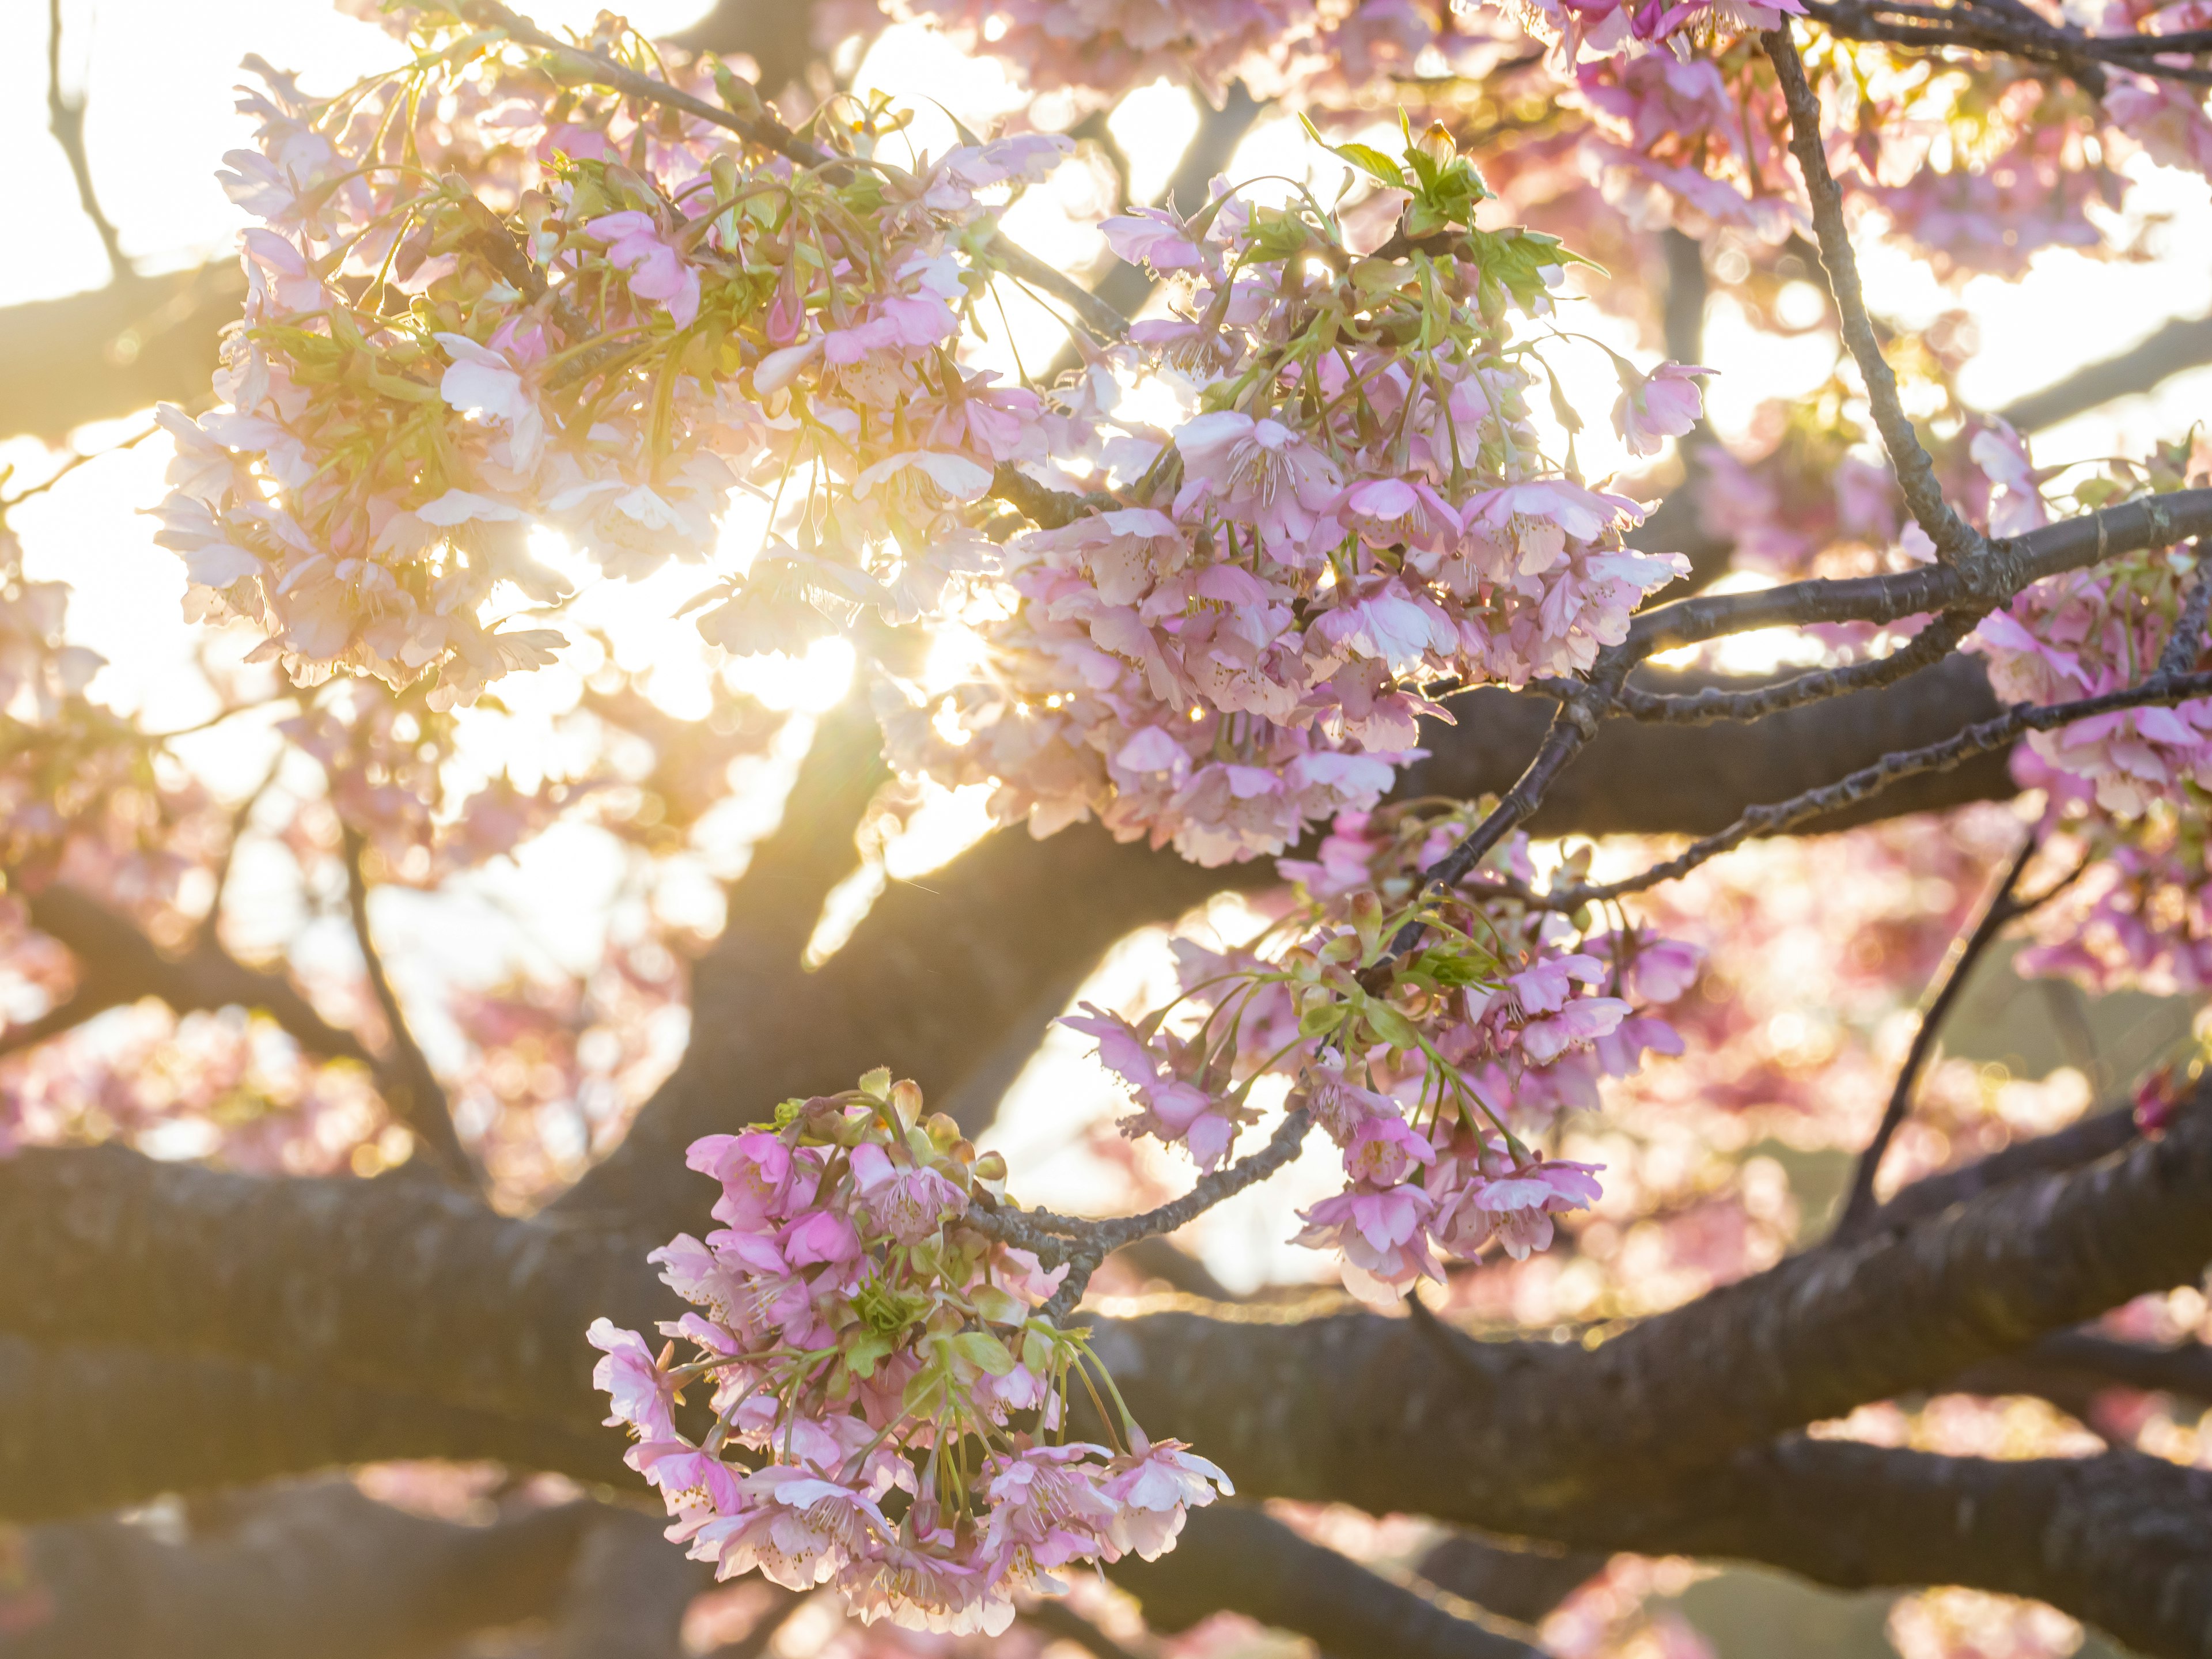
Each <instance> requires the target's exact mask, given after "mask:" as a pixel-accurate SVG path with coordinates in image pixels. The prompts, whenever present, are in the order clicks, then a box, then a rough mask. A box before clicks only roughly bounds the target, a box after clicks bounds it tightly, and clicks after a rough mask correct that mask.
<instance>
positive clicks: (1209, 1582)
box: [1106, 1504, 1537, 1659]
mask: <svg viewBox="0 0 2212 1659" xmlns="http://www.w3.org/2000/svg"><path fill="white" fill-rule="evenodd" d="M1106 1576H1107V1577H1109V1578H1110V1579H1112V1580H1113V1581H1114V1582H1115V1583H1117V1584H1119V1585H1120V1586H1121V1588H1122V1589H1126V1590H1127V1591H1128V1592H1130V1594H1132V1595H1134V1596H1135V1597H1136V1598H1137V1599H1138V1601H1140V1602H1142V1603H1143V1604H1144V1609H1145V1619H1146V1623H1148V1624H1151V1625H1152V1626H1155V1627H1156V1628H1158V1629H1161V1630H1167V1631H1177V1630H1183V1629H1187V1628H1188V1626H1192V1625H1194V1624H1196V1623H1197V1622H1198V1621H1199V1620H1201V1619H1203V1618H1205V1617H1206V1615H1207V1614H1209V1613H1218V1612H1221V1611H1223V1610H1226V1611H1229V1612H1231V1613H1243V1614H1245V1615H1246V1616H1248V1617H1249V1618H1253V1619H1257V1620H1261V1621H1262V1622H1264V1623H1267V1624H1270V1625H1276V1626H1281V1627H1282V1628H1284V1629H1285V1630H1292V1631H1296V1632H1297V1633H1298V1634H1299V1635H1301V1636H1307V1637H1310V1638H1313V1640H1314V1642H1315V1644H1316V1645H1317V1646H1318V1647H1320V1649H1321V1650H1322V1651H1323V1652H1324V1653H1330V1654H1342V1655H1345V1656H1347V1659H1349V1656H1353V1655H1365V1654H1389V1655H1391V1656H1393V1659H1536V1652H1537V1650H1535V1649H1534V1648H1533V1647H1532V1646H1530V1645H1529V1644H1528V1641H1527V1640H1526V1639H1525V1637H1524V1636H1522V1635H1516V1634H1513V1633H1510V1632H1506V1631H1504V1630H1501V1629H1493V1628H1492V1627H1491V1626H1487V1625H1485V1624H1483V1623H1482V1622H1480V1620H1478V1619H1476V1618H1474V1617H1470V1616H1468V1614H1469V1613H1472V1612H1473V1611H1474V1609H1472V1608H1468V1607H1461V1608H1458V1609H1455V1608H1453V1607H1449V1606H1447V1605H1445V1604H1444V1603H1443V1601H1441V1600H1439V1599H1437V1598H1436V1597H1435V1596H1434V1595H1423V1594H1421V1592H1420V1591H1419V1589H1412V1588H1409V1587H1407V1586H1406V1585H1404V1584H1400V1583H1394V1582H1393V1581H1392V1580H1390V1579H1388V1578H1385V1577H1383V1576H1382V1575H1381V1574H1379V1573H1377V1572H1375V1571H1370V1569H1368V1568H1366V1567H1363V1566H1361V1565H1359V1564H1358V1562H1356V1561H1354V1560H1352V1559H1350V1558H1348V1557H1346V1556H1343V1555H1340V1554H1339V1553H1337V1552H1336V1551H1334V1550H1332V1549H1328V1548H1326V1547H1323V1546H1322V1545H1319V1544H1316V1543H1314V1542H1312V1541H1310V1540H1308V1539H1305V1538H1303V1537H1301V1536H1299V1535H1298V1534H1297V1533H1295V1532H1293V1531H1291V1528H1288V1527H1286V1526H1285V1525H1284V1524H1283V1523H1282V1522H1279V1521H1278V1520H1276V1519H1275V1518H1274V1517H1273V1516H1270V1515H1268V1514H1267V1512H1266V1511H1265V1510H1256V1509H1251V1508H1249V1507H1247V1506H1245V1505H1243V1504H1214V1505H1213V1506H1212V1508H1210V1509H1203V1510H1192V1511H1191V1513H1190V1516H1189V1518H1188V1520H1187V1521H1186V1522H1184V1523H1183V1532H1182V1540H1181V1541H1180V1542H1178V1543H1177V1545H1176V1547H1175V1549H1174V1550H1173V1551H1172V1552H1170V1553H1168V1554H1166V1555H1163V1556H1162V1557H1161V1558H1160V1559H1158V1560H1157V1561H1145V1560H1140V1559H1138V1558H1137V1557H1135V1556H1126V1557H1124V1558H1123V1559H1121V1560H1120V1561H1118V1562H1115V1564H1114V1565H1110V1566H1109V1567H1108V1568H1107V1569H1106Z"/></svg>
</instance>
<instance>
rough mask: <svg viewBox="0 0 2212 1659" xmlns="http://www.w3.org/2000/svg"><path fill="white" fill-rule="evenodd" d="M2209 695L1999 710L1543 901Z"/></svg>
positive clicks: (2149, 684) (1632, 881) (2169, 682)
mask: <svg viewBox="0 0 2212 1659" xmlns="http://www.w3.org/2000/svg"><path fill="white" fill-rule="evenodd" d="M2208 695H2212V673H2204V674H2185V675H2179V676H2176V675H2167V674H2154V675H2153V676H2152V677H2151V678H2148V679H2147V680H2144V681H2142V682H2141V683H2140V684H2136V685H2131V686H2129V687H2127V688H2126V689H2125V690H2119V691H2108V692H2106V693H2105V694H2104V695H2103V696H2096V697H2083V698H2081V699H2080V700H2079V701H2077V702H2061V703H2051V704H2048V705H2045V706H2043V707H2037V706H2036V705H2034V704H2033V703H2016V704H2015V705H2014V706H2013V707H2012V708H2009V709H2008V710H2006V711H2005V713H2003V714H1999V715H1996V716H1995V717H1993V718H1991V719H1990V720H1982V721H1980V722H1978V724H1976V725H1973V726H1968V727H1966V729H1965V730H1964V731H1962V732H1959V733H1957V734H1956V735H1955V736H1953V737H1949V738H1945V739H1943V741H1942V742H1941V743H1931V744H1928V745H1927V746H1926V747H1925V748H1923V749H1907V750H1899V751H1897V752H1896V753H1893V754H1888V755H1884V756H1883V757H1881V759H1880V760H1878V761H1876V762H1875V763H1874V764H1873V765H1871V766H1864V767H1861V768H1860V769H1858V770H1857V771H1856V772H1854V773H1852V774H1851V775H1850V776H1848V777H1844V778H1839V779H1838V780H1837V781H1835V782H1833V783H1827V784H1822V785H1821V786H1820V787H1819V788H1817V789H1808V790H1807V791H1805V793H1802V795H1793V796H1791V797H1790V799H1788V800H1785V801H1777V802H1774V803H1772V804H1771V805H1765V806H1754V807H1752V808H1751V809H1750V810H1749V811H1746V812H1745V813H1744V814H1743V816H1742V817H1739V818H1738V819H1736V821H1735V823H1731V824H1730V825H1729V826H1728V828H1727V829H1722V830H1718V831H1716V832H1715V833H1714V834H1712V835H1710V836H1705V837H1703V838H1702V839H1700V840H1698V841H1694V842H1691V843H1690V845H1689V846H1688V847H1686V848H1684V849H1683V850H1682V851H1681V852H1680V854H1677V855H1676V856H1674V858H1671V859H1668V860H1666V861H1665V862H1664V863H1662V864H1656V865H1654V866H1651V868H1650V869H1648V870H1646V871H1644V872H1643V873H1642V874H1640V875H1636V876H1631V877H1629V878H1626V879H1625V880H1622V881H1615V882H1607V883H1605V884H1601V885H1595V886H1575V887H1569V888H1565V889H1563V890H1557V891H1553V892H1551V893H1547V894H1546V895H1545V896H1544V901H1543V902H1545V903H1546V904H1547V905H1548V906H1550V907H1551V908H1553V909H1557V910H1574V909H1578V908H1581V907H1582V906H1583V905H1585V904H1595V903H1601V902H1603V901H1605V900H1607V899H1614V898H1620V897H1622V896H1626V895H1627V894H1630V893H1640V892H1642V891H1644V890H1645V889H1646V888H1649V887H1656V886H1657V885H1658V884H1660V883H1661V882H1664V881H1673V880H1674V879H1675V878H1677V877H1680V876H1685V875H1687V874H1688V873H1689V872H1691V871H1692V870H1694V869H1696V868H1697V867H1698V866H1699V865H1701V864H1703V863H1705V861H1706V860H1708V859H1711V858H1713V857H1716V856H1717V855H1718V854H1722V853H1725V852H1727V851H1728V850H1729V848H1732V847H1735V846H1737V845H1740V844H1741V842H1747V841H1749V840H1750V839H1751V838H1752V837H1753V836H1771V835H1777V834H1779V833H1780V832H1781V831H1783V830H1784V829H1790V828H1792V827H1794V826H1795V825H1797V824H1800V823H1804V822H1806V821H1807V820H1808V819H1810V818H1816V817H1820V816H1821V815H1822V814H1823V813H1826V812H1833V811H1838V810H1839V809H1840V808H1843V807H1845V806H1850V805H1853V804H1855V803H1857V802H1858V801H1863V800H1865V799H1869V797H1871V796H1874V795H1877V794H1880V793H1881V792H1882V791H1883V790H1885V789H1887V787H1889V786H1890V785H1891V784H1893V783H1895V782H1897V781H1899V780H1900V779H1904V778H1909V777H1913V776H1916V775H1918V774H1920V773H1923V772H1948V771H1949V770H1950V769H1952V768H1953V767H1954V766H1957V765H1958V764H1960V763H1961V762H1963V761H1967V760H1971V759H1972V758H1973V757H1975V756H1976V755H1980V754H1986V753H1987V752H1988V751H1989V750H1992V749H2002V748H2003V747H2004V746H2005V745H2006V744H2009V743H2011V742H2012V741H2013V740H2014V739H2015V738H2019V737H2021V735H2023V734H2024V733H2026V732H2048V731H2050V730H2051V729H2052V728H2053V727H2055V726H2068V725H2071V724H2072V723H2073V722H2074V721H2075V720H2087V719H2088V718H2089V717H2090V716H2091V715H2093V714H2110V713H2112V712H2113V711H2114V710H2116V709H2121V708H2146V707H2148V706H2149V705H2151V704H2154V703H2176V702H2187V701H2188V700H2189V699H2190V698H2191V697H2202V696H2208Z"/></svg>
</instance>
